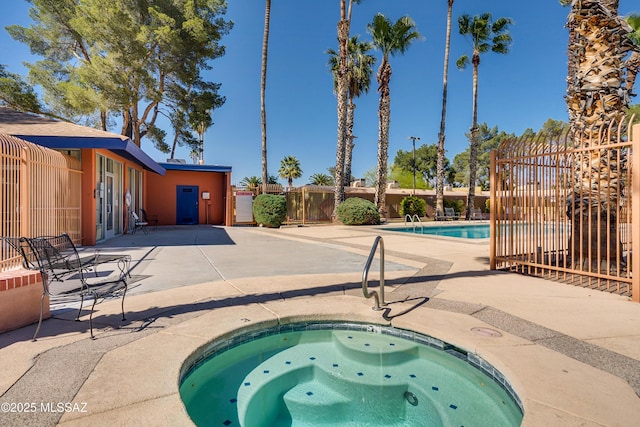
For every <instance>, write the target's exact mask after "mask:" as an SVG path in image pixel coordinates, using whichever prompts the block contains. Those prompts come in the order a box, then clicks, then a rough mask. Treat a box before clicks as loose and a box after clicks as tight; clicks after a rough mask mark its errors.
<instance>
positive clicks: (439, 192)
mask: <svg viewBox="0 0 640 427" xmlns="http://www.w3.org/2000/svg"><path fill="white" fill-rule="evenodd" d="M453 1H454V0H447V2H448V4H449V8H448V10H447V36H446V41H445V44H444V46H445V47H444V71H443V75H442V116H441V117H440V133H438V157H437V159H436V212H441V213H442V212H444V153H445V150H444V139H445V134H444V130H445V120H446V118H447V84H448V77H449V49H450V47H451V15H452V12H453Z"/></svg>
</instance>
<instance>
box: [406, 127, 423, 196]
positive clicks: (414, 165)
mask: <svg viewBox="0 0 640 427" xmlns="http://www.w3.org/2000/svg"><path fill="white" fill-rule="evenodd" d="M407 139H410V140H411V142H413V195H414V196H415V195H416V141H420V138H418V137H417V136H410V137H409V138H407Z"/></svg>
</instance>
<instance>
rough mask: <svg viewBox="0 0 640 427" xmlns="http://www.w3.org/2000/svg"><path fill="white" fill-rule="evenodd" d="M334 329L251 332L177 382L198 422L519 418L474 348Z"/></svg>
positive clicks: (425, 425)
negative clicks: (472, 352) (473, 352)
mask: <svg viewBox="0 0 640 427" xmlns="http://www.w3.org/2000/svg"><path fill="white" fill-rule="evenodd" d="M335 328H336V326H335V325H333V329H313V330H302V331H294V332H286V333H277V334H274V335H269V336H264V337H262V338H258V339H252V340H250V341H248V342H245V343H244V344H241V345H238V346H235V347H232V348H230V349H228V350H225V351H221V352H219V353H218V354H217V355H215V357H211V358H209V359H206V360H204V361H203V362H201V363H198V364H197V365H196V366H194V367H193V368H191V369H190V371H189V372H188V373H187V374H186V375H185V376H184V377H183V379H182V381H181V385H180V395H181V397H182V400H183V402H184V404H185V407H186V408H187V412H188V413H189V416H190V417H191V419H192V420H193V422H194V423H195V424H196V425H198V426H205V425H207V426H209V425H212V426H244V427H256V426H268V427H271V426H302V427H306V426H336V425H339V426H407V427H410V426H416V427H418V426H419V427H431V426H433V427H443V426H492V427H500V426H519V425H520V424H521V422H522V412H521V410H520V407H519V406H518V405H517V404H516V403H515V402H514V401H513V399H512V397H511V396H510V394H509V393H507V391H506V389H510V386H508V385H507V386H501V385H499V384H498V383H497V382H496V381H495V380H494V379H493V378H491V377H489V376H488V375H486V374H485V372H483V371H481V370H480V369H477V368H476V367H474V366H472V364H477V366H482V368H483V369H485V370H486V369H487V366H489V367H490V365H488V364H487V363H486V362H484V361H481V360H480V359H479V358H477V356H473V355H467V354H466V353H465V352H463V351H461V350H459V349H456V348H455V347H451V346H447V345H445V344H444V343H442V342H441V341H439V340H436V339H433V338H428V337H424V336H420V337H421V339H422V340H424V343H421V342H416V341H415V340H409V339H404V338H400V337H398V336H393V335H388V334H387V333H388V332H387V333H380V327H373V328H374V329H372V330H373V331H374V332H366V331H362V330H340V329H335ZM376 328H377V329H376ZM385 329H388V330H393V331H398V330H394V329H393V328H385ZM401 333H404V334H407V332H406V331H401ZM411 334H413V333H411ZM434 343H435V346H436V347H439V346H442V348H434V347H433V346H432V345H433V344H434ZM430 344H431V345H430ZM443 350H445V351H443ZM449 353H452V354H455V356H454V355H451V354H449ZM456 356H457V357H456ZM463 359H464V360H463ZM490 369H492V368H490ZM492 372H495V371H492ZM498 374H499V373H498ZM499 378H501V380H502V382H503V384H504V383H506V384H508V382H506V381H505V380H504V378H503V377H502V376H501V375H499Z"/></svg>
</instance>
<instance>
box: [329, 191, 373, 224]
mask: <svg viewBox="0 0 640 427" xmlns="http://www.w3.org/2000/svg"><path fill="white" fill-rule="evenodd" d="M337 214H338V219H339V220H340V221H342V223H343V224H345V225H374V224H380V212H378V208H377V207H376V205H374V204H373V203H371V202H370V201H368V200H365V199H361V198H359V197H350V198H348V199H347V200H345V201H344V202H342V203H340V205H339V206H338V210H337Z"/></svg>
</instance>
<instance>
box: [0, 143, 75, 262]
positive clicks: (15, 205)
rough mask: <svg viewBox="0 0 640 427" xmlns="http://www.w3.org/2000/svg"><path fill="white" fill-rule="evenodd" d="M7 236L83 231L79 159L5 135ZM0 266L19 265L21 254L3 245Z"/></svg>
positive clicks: (1, 181)
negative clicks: (18, 254)
mask: <svg viewBox="0 0 640 427" xmlns="http://www.w3.org/2000/svg"><path fill="white" fill-rule="evenodd" d="M0 162H1V164H2V171H1V172H0V205H1V209H2V225H1V227H2V236H10V237H18V236H27V237H31V236H37V235H54V234H60V233H63V232H65V233H68V234H69V235H70V236H71V238H72V239H74V240H75V241H79V239H80V238H81V237H82V236H81V224H82V219H81V211H80V205H81V174H82V172H81V170H80V161H79V160H78V159H75V158H72V157H70V156H67V155H64V154H62V153H60V152H57V151H54V150H50V149H48V148H44V147H41V146H39V145H36V144H32V143H30V142H27V141H24V140H21V139H19V138H15V137H12V136H8V135H0ZM0 249H1V254H0V255H1V256H0V271H4V270H8V269H11V268H14V267H18V266H19V265H20V264H21V260H20V258H19V257H18V256H17V254H16V253H15V252H13V251H12V250H11V249H10V248H8V247H4V246H3V247H1V248H0Z"/></svg>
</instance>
